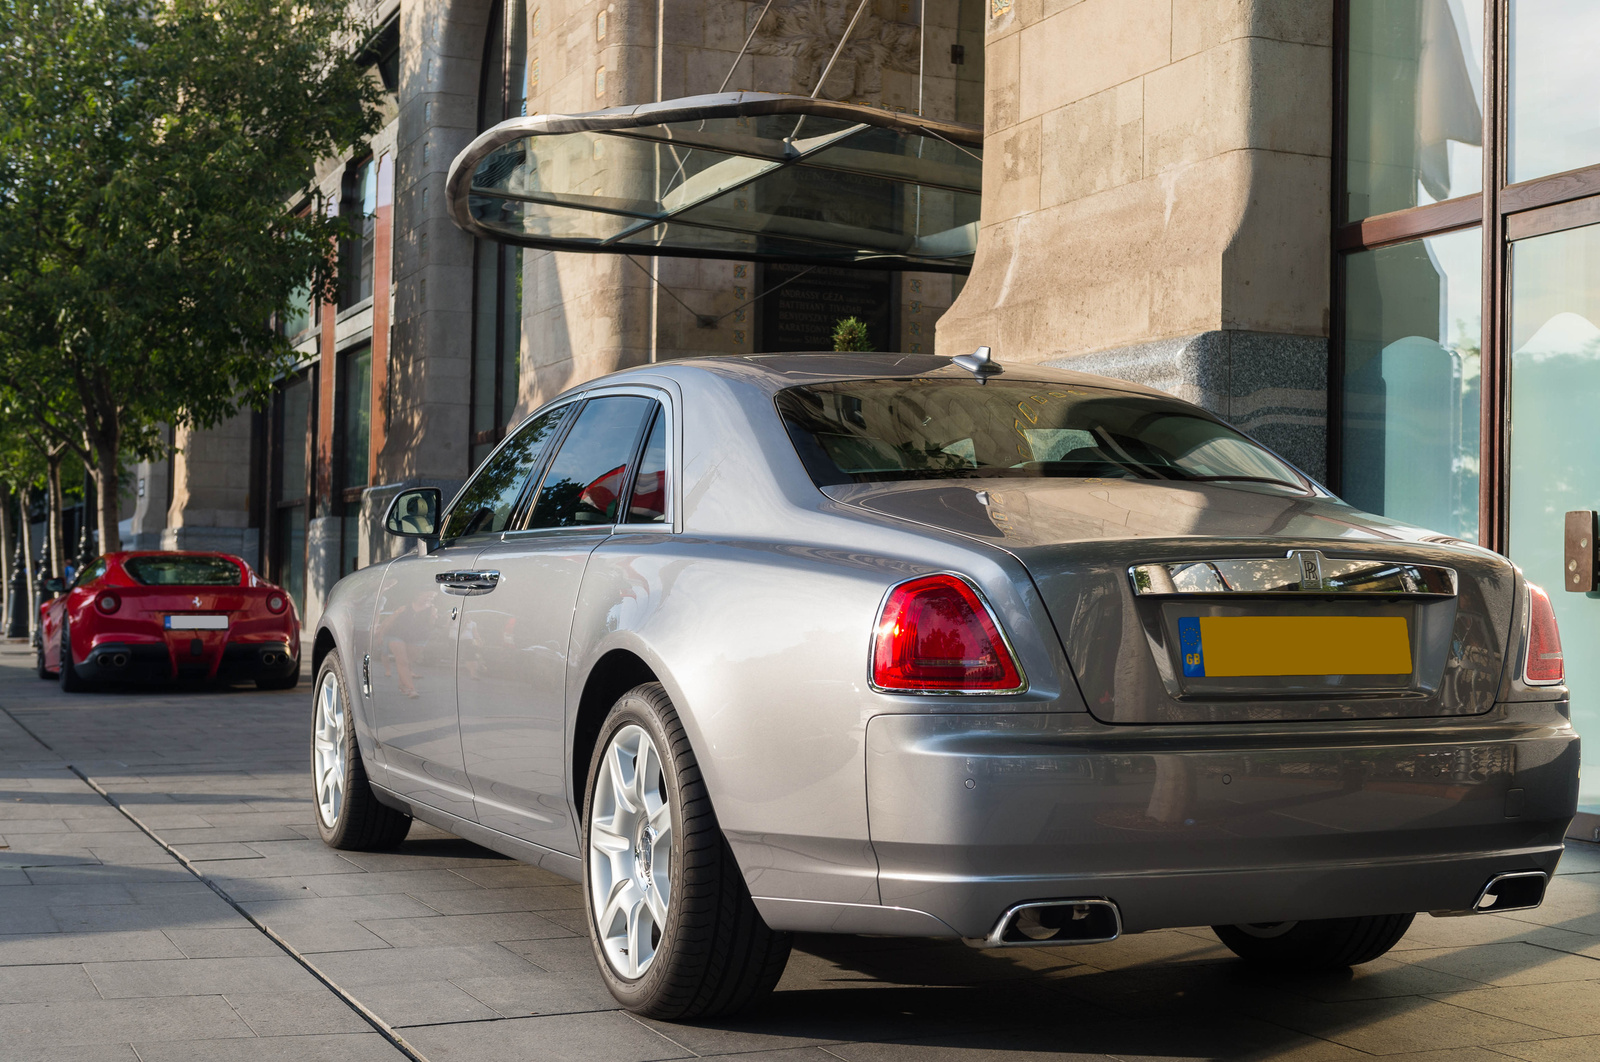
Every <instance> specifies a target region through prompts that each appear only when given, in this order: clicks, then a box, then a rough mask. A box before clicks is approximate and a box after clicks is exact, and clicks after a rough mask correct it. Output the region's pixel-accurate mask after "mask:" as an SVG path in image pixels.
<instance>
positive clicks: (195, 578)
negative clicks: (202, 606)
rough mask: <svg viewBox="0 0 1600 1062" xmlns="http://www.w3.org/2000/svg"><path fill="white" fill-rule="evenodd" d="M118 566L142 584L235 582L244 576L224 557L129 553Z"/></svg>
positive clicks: (188, 584)
mask: <svg viewBox="0 0 1600 1062" xmlns="http://www.w3.org/2000/svg"><path fill="white" fill-rule="evenodd" d="M122 570H123V571H125V572H127V573H128V575H129V576H131V577H132V578H133V581H134V582H136V583H140V584H142V585H144V586H238V585H239V583H240V582H241V581H243V579H244V573H243V572H241V571H240V570H239V566H238V565H237V564H235V563H234V562H233V561H231V560H229V559H228V558H226V557H129V558H128V559H127V560H125V561H123V562H122Z"/></svg>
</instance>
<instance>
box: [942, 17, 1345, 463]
mask: <svg viewBox="0 0 1600 1062" xmlns="http://www.w3.org/2000/svg"><path fill="white" fill-rule="evenodd" d="M1333 6H1334V5H1333V3H1332V2H1331V0H1226V2H1224V0H1080V2H1078V3H1074V4H1064V3H1052V2H1050V0H1016V2H1014V3H1006V2H994V3H991V5H990V17H989V22H988V35H987V39H986V53H985V54H986V99H985V127H986V136H985V147H984V201H983V216H982V220H981V223H980V236H979V242H978V253H977V259H976V263H975V265H974V268H973V272H972V275H971V277H970V279H969V281H968V283H967V285H966V287H965V288H964V289H963V291H962V293H961V295H960V297H959V298H958V299H957V300H956V302H955V305H954V306H953V307H952V308H951V309H950V311H949V312H948V313H947V314H946V315H945V316H944V317H943V319H942V320H941V321H940V322H939V326H938V350H939V352H940V353H942V354H956V353H961V352H962V351H964V350H968V349H971V348H973V347H976V346H978V345H980V344H987V345H989V346H991V347H992V348H993V349H994V351H995V357H996V358H997V359H999V360H1000V361H1001V362H1007V361H1011V362H1044V363H1048V364H1052V365H1059V366H1063V367H1070V368H1075V369H1082V370H1084V371H1088V372H1097V373H1103V374H1106V375H1114V376H1119V377H1122V378H1125V379H1130V380H1135V381H1138V382H1140V383H1147V384H1152V385H1154V386H1157V387H1161V388H1163V389H1165V390H1169V391H1172V392H1173V393H1175V394H1178V395H1180V396H1181V397H1183V398H1186V399H1189V400H1191V401H1196V402H1199V403H1201V404H1202V405H1205V406H1206V407H1208V408H1210V409H1211V410H1213V411H1214V412H1216V413H1218V414H1219V415H1221V416H1223V417H1225V418H1228V419H1230V420H1231V421H1233V422H1234V423H1236V424H1238V425H1240V426H1241V427H1243V428H1245V429H1246V430H1249V431H1251V432H1253V433H1254V434H1256V435H1257V436H1258V437H1260V438H1261V439H1262V440H1263V441H1264V442H1266V443H1268V444H1269V445H1271V446H1274V447H1276V448H1277V449H1279V450H1280V451H1281V452H1283V453H1284V455H1285V456H1287V457H1289V458H1290V459H1291V460H1293V461H1295V462H1296V463H1298V464H1299V465H1300V466H1301V467H1303V468H1305V469H1306V470H1307V471H1308V472H1309V473H1311V474H1312V475H1314V476H1317V475H1321V474H1322V472H1323V469H1324V468H1325V467H1326V423H1325V422H1326V390H1327V335H1328V325H1329V305H1328V299H1329V287H1330V285H1329V260H1330V257H1331V253H1330V247H1329V234H1330V223H1329V217H1328V206H1329V197H1330V191H1329V180H1330V174H1331V169H1330V167H1331V151H1332V124H1333V123H1332V112H1333V109H1332V100H1331V86H1332V73H1331V70H1332V66H1331V64H1332V47H1331V36H1332V25H1333Z"/></svg>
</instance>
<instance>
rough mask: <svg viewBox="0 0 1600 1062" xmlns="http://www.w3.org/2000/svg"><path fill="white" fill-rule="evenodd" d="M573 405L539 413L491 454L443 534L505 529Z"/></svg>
mask: <svg viewBox="0 0 1600 1062" xmlns="http://www.w3.org/2000/svg"><path fill="white" fill-rule="evenodd" d="M570 409H572V406H570V405H567V406H562V407H561V408H560V409H553V410H551V411H550V412H548V413H546V414H544V415H543V416H542V417H535V418H534V419H533V420H530V421H529V422H528V423H526V424H524V425H523V426H522V427H521V428H519V429H517V433H516V434H515V435H513V436H512V437H511V438H510V439H509V440H508V441H507V442H506V444H505V445H504V446H502V447H500V449H498V450H496V451H495V452H494V453H493V454H491V455H490V456H489V459H488V460H487V461H485V462H484V463H483V467H482V468H480V469H478V474H477V475H475V476H473V477H472V482H471V483H468V484H467V488H466V490H464V491H462V492H461V497H460V499H459V500H457V502H456V504H455V507H454V508H453V509H451V510H450V513H449V515H448V516H446V517H445V518H444V527H443V529H442V531H441V532H440V537H441V538H443V539H446V540H449V539H456V538H464V537H466V536H467V535H494V534H499V533H500V532H501V531H504V530H505V529H506V525H507V524H509V523H510V522H511V515H512V513H513V512H515V511H516V508H517V499H518V498H520V497H521V496H522V490H523V488H524V487H525V486H526V485H527V479H528V476H529V475H530V474H531V473H532V471H533V467H534V465H536V464H538V461H539V454H540V452H541V451H542V450H543V449H544V446H545V444H546V443H547V442H549V441H550V438H551V436H553V435H554V434H555V432H556V429H557V428H558V427H560V425H561V422H562V420H564V419H565V418H566V415H567V412H568V411H569V410H570Z"/></svg>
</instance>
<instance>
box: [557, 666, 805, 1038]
mask: <svg viewBox="0 0 1600 1062" xmlns="http://www.w3.org/2000/svg"><path fill="white" fill-rule="evenodd" d="M583 822H584V828H583V871H584V898H585V900H586V902H587V906H588V913H589V919H588V921H589V937H590V940H591V942H592V943H593V945H594V951H595V957H596V959H597V960H598V961H599V965H600V973H601V976H602V978H603V979H604V980H605V983H606V987H607V988H608V989H610V990H611V994H612V995H613V996H615V997H616V999H617V1001H618V1002H620V1003H621V1004H622V1005H623V1006H624V1007H627V1008H628V1009H629V1010H631V1011H634V1012H636V1013H639V1014H644V1015H647V1016H649V1017H653V1018H665V1019H684V1018H702V1017H710V1016H713V1015H719V1014H729V1013H732V1012H734V1011H737V1010H741V1009H743V1008H744V1007H746V1006H748V1005H750V1004H751V1003H753V1002H755V1001H756V1000H758V999H760V998H762V997H763V996H765V995H766V994H767V993H768V992H770V991H772V989H773V987H774V986H775V985H776V984H777V983H778V978H779V977H780V976H782V974H783V968H784V965H785V964H786V963H787V962H788V961H789V946H790V936H789V934H787V933H776V932H773V931H772V930H771V929H769V928H768V927H767V924H766V923H765V922H763V921H762V919H761V915H760V913H759V912H758V911H757V910H756V906H755V903H754V902H753V901H752V900H751V899H750V892H749V890H748V889H746V887H745V883H744V876H743V875H742V874H741V873H740V872H739V866H738V864H737V863H736V862H735V861H734V857H733V852H732V850H731V849H730V848H729V847H728V842H727V839H726V838H724V837H723V835H722V830H721V828H720V827H719V826H718V825H717V818H716V815H715V813H714V812H713V811H712V809H711V800H710V798H709V797H708V796H707V794H706V788H705V782H704V781H703V780H702V778H701V776H700V768H699V765H698V763H697V762H696V760H695V756H694V750H693V749H691V748H690V747H689V740H688V738H687V736H685V734H684V730H683V726H682V724H681V723H680V722H679V720H678V713H677V712H676V711H675V710H674V708H673V706H672V702H671V700H669V699H668V697H667V694H666V691H665V690H664V689H662V687H661V686H660V684H658V683H654V682H652V683H648V684H646V685H643V686H639V687H637V688H635V689H633V690H631V691H629V692H628V693H627V694H625V695H623V697H622V698H621V699H620V700H619V701H617V703H616V705H615V706H614V707H613V708H612V709H611V714H610V715H609V716H608V717H607V719H606V721H605V724H604V726H603V727H602V728H601V731H600V736H599V739H598V740H597V741H596V743H595V752H594V755H593V757H592V758H591V760H590V763H589V784H588V792H587V795H586V799H585V801H584V816H583Z"/></svg>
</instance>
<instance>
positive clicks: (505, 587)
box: [456, 388, 662, 854]
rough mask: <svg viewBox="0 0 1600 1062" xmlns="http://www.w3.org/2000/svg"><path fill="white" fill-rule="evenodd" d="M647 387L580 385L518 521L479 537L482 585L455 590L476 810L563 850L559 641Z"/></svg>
mask: <svg viewBox="0 0 1600 1062" xmlns="http://www.w3.org/2000/svg"><path fill="white" fill-rule="evenodd" d="M661 398H662V396H661V395H660V393H659V392H653V391H650V390H647V389H640V388H629V389H625V390H614V391H607V392H604V393H601V394H597V395H594V396H592V397H590V398H589V399H588V400H587V401H586V402H585V403H584V405H583V408H582V409H581V410H580V411H579V412H578V413H577V415H576V418H575V420H574V421H573V424H572V427H571V429H570V430H569V431H568V432H567V434H566V436H565V438H564V439H562V441H561V444H560V446H559V447H558V448H557V450H556V452H555V456H554V457H552V458H551V460H550V462H549V467H548V470H547V471H545V473H544V476H543V478H542V480H541V481H540V483H539V486H538V489H537V491H536V492H535V493H534V495H533V496H532V498H531V500H530V503H529V513H528V516H527V518H526V519H525V521H524V522H523V526H522V527H521V528H520V529H518V530H513V531H510V532H508V533H507V534H506V535H505V536H504V538H503V539H502V540H501V541H499V542H496V543H494V544H492V545H489V546H486V547H485V548H484V550H483V552H482V553H481V554H480V555H479V557H478V561H477V565H478V567H479V568H480V569H483V570H485V571H486V572H487V571H494V572H498V582H497V585H496V589H495V590H494V592H493V593H490V594H485V595H483V596H481V597H474V598H472V599H470V600H469V601H468V602H467V611H466V615H465V616H464V618H463V621H462V622H463V627H462V636H461V651H460V659H459V665H458V667H457V669H456V684H457V690H458V696H459V700H460V704H461V741H462V745H463V749H464V751H465V754H466V763H467V775H468V777H469V778H470V779H471V780H472V789H473V794H474V796H475V798H476V802H477V812H478V819H479V821H480V822H482V823H483V824H484V825H485V826H489V827H492V828H493V829H496V830H500V831H501V832H503V833H508V834H511V835H513V836H516V837H520V838H523V839H524V840H528V841H532V842H534V843H535V844H539V845H542V846H544V847H546V848H551V849H554V850H556V851H559V852H566V853H568V854H576V853H577V835H576V831H575V830H574V828H573V823H572V821H571V815H570V814H569V812H568V808H567V797H566V762H565V755H564V748H565V742H564V729H565V710H566V674H567V645H568V640H569V639H570V637H571V634H572V613H573V608H574V605H575V604H576V602H577V598H578V589H579V587H580V585H581V584H582V581H583V571H584V566H585V565H586V564H587V562H588V559H589V554H590V553H591V552H593V550H594V548H595V547H596V546H597V545H599V544H600V543H601V542H602V541H604V540H605V539H606V538H607V537H608V536H609V535H610V534H611V530H612V526H613V525H614V524H615V523H617V522H618V519H619V515H618V513H619V510H620V507H621V505H622V504H623V498H624V492H625V490H626V488H627V486H628V483H629V480H630V479H631V478H632V473H633V468H634V465H635V462H636V457H637V454H638V451H639V448H640V444H641V442H642V441H643V437H644V434H645V432H646V431H647V430H648V429H649V428H650V425H651V422H652V420H653V419H654V418H656V417H657V416H658V414H659V411H660V410H661V408H662V402H661Z"/></svg>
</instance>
